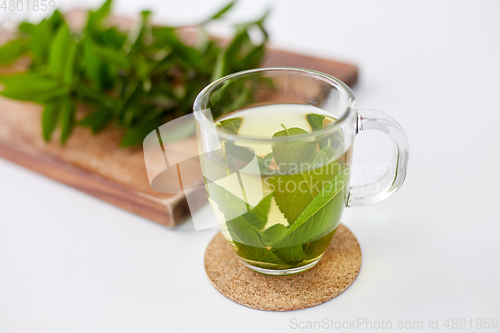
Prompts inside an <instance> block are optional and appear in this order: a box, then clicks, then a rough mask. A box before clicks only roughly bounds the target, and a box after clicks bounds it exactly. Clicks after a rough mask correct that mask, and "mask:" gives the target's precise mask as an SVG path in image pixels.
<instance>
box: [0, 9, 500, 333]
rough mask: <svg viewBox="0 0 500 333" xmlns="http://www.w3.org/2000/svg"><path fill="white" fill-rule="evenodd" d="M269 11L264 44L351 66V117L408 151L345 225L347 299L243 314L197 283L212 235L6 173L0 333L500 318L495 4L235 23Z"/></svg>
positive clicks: (371, 147) (369, 141) (279, 14)
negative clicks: (349, 275)
mask: <svg viewBox="0 0 500 333" xmlns="http://www.w3.org/2000/svg"><path fill="white" fill-rule="evenodd" d="M0 2H1V1H0ZM56 3H57V5H58V6H62V7H63V8H65V9H68V8H72V7H75V6H78V5H80V6H82V5H87V4H88V5H97V4H98V3H99V1H94V0H92V1H86V2H85V3H82V2H77V1H63V0H56ZM223 3H224V1H201V0H199V1H195V0H182V1H166V0H164V1H160V0H158V1H152V0H143V1H129V2H126V1H124V0H122V1H118V2H117V3H116V4H115V8H116V10H117V12H118V13H120V14H126V15H133V14H134V13H136V12H137V11H138V10H140V9H147V8H152V9H154V10H155V12H157V14H156V16H155V19H156V21H157V22H165V23H167V22H173V23H185V22H191V23H193V22H196V21H198V20H200V19H202V18H203V17H204V15H205V14H207V13H209V12H211V11H213V10H214V9H216V8H217V7H218V6H219V5H221V4H223ZM266 4H272V5H273V8H274V9H273V14H272V15H271V17H270V19H269V24H268V27H269V30H270V32H271V36H272V43H273V44H274V45H276V46H279V47H282V48H286V49H290V50H295V51H299V52H303V53H308V54H313V55H320V56H325V57H330V58H335V59H340V60H345V61H350V62H353V63H355V64H357V65H359V67H360V80H359V83H358V85H357V86H356V87H355V88H354V92H355V94H356V97H357V105H358V107H359V108H375V109H380V110H383V111H385V112H387V113H389V114H391V115H392V116H393V117H394V118H396V119H397V120H398V121H399V122H400V123H401V125H402V126H403V127H404V128H405V129H406V131H407V134H408V137H409V140H410V145H411V150H410V165H409V171H408V177H407V180H406V183H405V184H404V186H403V187H402V189H401V190H400V191H399V192H397V193H396V195H394V196H393V197H391V198H390V199H388V200H387V201H385V202H383V203H381V204H378V205H375V206H369V207H364V208H351V209H348V210H347V211H346V213H345V215H344V217H343V222H344V223H345V224H346V225H347V226H348V227H349V228H350V229H351V230H352V232H353V233H354V234H355V235H356V237H357V238H358V240H359V242H360V244H361V248H362V253H363V263H362V269H361V272H360V274H359V276H358V278H357V279H356V280H355V282H354V284H353V285H352V286H351V287H350V288H349V289H348V290H346V291H345V292H344V293H343V294H342V295H340V296H339V297H337V298H335V299H334V300H332V301H329V302H327V303H325V304H323V305H320V306H317V307H314V308H310V309H306V310H301V311H295V312H286V313H272V312H263V311H257V310H252V309H248V308H245V307H243V306H240V305H237V304H235V303H233V302H231V301H229V300H227V299H226V298H224V297H223V296H221V295H220V294H219V293H218V292H217V291H216V290H215V289H214V288H213V287H212V286H211V284H210V283H209V281H208V279H207V277H206V275H205V271H204V267H203V255H204V251H205V247H206V246H207V244H208V242H209V241H210V239H211V238H212V236H213V233H211V232H198V233H196V232H182V231H175V230H169V229H166V228H164V227H161V226H159V225H156V224H154V223H151V222H148V221H147V220H145V219H143V218H141V217H138V216H134V215H132V214H129V213H127V212H125V211H122V210H120V209H118V208H115V207H113V206H111V205H109V204H106V203H103V202H101V201H99V200H97V199H94V198H92V197H89V196H87V195H85V194H82V193H80V192H78V191H76V190H73V189H71V188H68V187H66V186H63V185H61V184H59V183H57V182H54V181H52V180H49V179H47V178H44V177H42V176H39V175H37V174H34V173H32V172H30V171H27V170H25V169H23V168H21V167H18V166H16V165H14V164H12V163H10V162H7V161H5V160H1V159H0V332H2V333H4V332H51V333H53V332H198V331H200V332H201V331H209V332H288V331H297V330H296V329H295V330H294V329H293V327H294V325H292V322H291V320H294V322H295V320H296V323H297V324H298V323H299V322H301V324H302V325H305V324H306V321H311V320H323V318H327V319H330V318H331V319H334V320H340V321H343V320H354V321H356V320H357V318H366V319H367V320H371V321H381V320H382V319H383V320H384V321H391V322H392V325H393V327H395V325H397V323H398V322H399V321H407V320H408V321H423V323H424V328H427V325H428V320H429V318H431V319H432V320H435V319H438V320H439V325H440V327H441V328H443V326H442V324H443V323H444V321H445V320H446V319H447V318H465V319H466V320H468V319H469V318H472V319H473V320H474V321H475V320H476V319H477V318H497V319H500V282H499V281H500V265H499V256H500V242H499V235H500V218H499V215H498V206H497V205H498V204H499V199H500V194H499V185H500V176H499V175H500V172H499V171H498V167H499V165H500V158H499V152H500V135H499V134H498V131H499V130H498V123H499V122H500V112H499V103H498V98H499V92H500V89H499V88H500V84H499V82H500V81H499V77H500V61H499V59H500V46H499V40H498V38H499V33H500V20H499V19H498V15H499V13H500V2H498V1H326V0H324V1H319V0H308V1H291V0H281V1H272V2H271V1H270V2H267V1H261V0H259V1H256V0H246V1H245V0H244V1H242V2H241V3H240V4H239V6H238V7H237V9H236V10H235V11H234V13H233V14H232V15H231V17H230V20H232V21H238V20H242V19H250V18H254V17H256V16H258V15H260V13H261V12H262V11H263V10H264V9H265V8H266V7H267V5H266ZM24 14H27V13H22V14H19V15H18V17H21V16H22V15H24ZM1 15H2V16H0V19H1V20H6V19H7V18H12V17H14V18H15V15H4V14H3V13H2V14H1ZM30 15H31V17H37V16H36V15H33V13H31V14H30ZM213 29H215V30H216V31H219V32H224V31H225V30H224V28H221V26H220V25H218V26H216V27H213ZM389 148H390V146H389V145H388V140H387V139H386V138H384V137H383V136H380V135H375V134H372V133H365V134H362V135H360V136H359V137H358V140H357V142H356V149H355V151H356V153H355V162H356V163H357V165H358V166H360V167H361V166H363V165H372V164H373V163H381V162H384V158H385V156H389V154H388V152H387V151H388V149H389ZM204 213H205V214H206V216H207V218H212V217H211V215H210V213H209V211H208V210H205V212H204ZM293 318H295V319H293ZM361 328H363V326H361ZM377 331H384V330H381V329H379V330H377ZM409 331H412V330H409ZM423 331H425V330H423ZM451 331H453V332H457V331H460V330H451ZM466 331H468V332H477V331H485V332H487V331H489V332H493V331H495V330H491V329H490V330H485V329H483V330H476V329H473V330H466ZM499 331H500V328H499V329H497V330H496V332H499Z"/></svg>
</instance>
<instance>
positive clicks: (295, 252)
mask: <svg viewBox="0 0 500 333" xmlns="http://www.w3.org/2000/svg"><path fill="white" fill-rule="evenodd" d="M271 251H272V252H273V253H274V255H275V256H276V257H278V258H279V259H280V260H281V261H283V262H286V263H289V264H297V263H300V262H301V261H302V260H304V259H306V253H305V252H304V250H303V249H302V244H298V245H295V246H290V247H279V248H272V249H271Z"/></svg>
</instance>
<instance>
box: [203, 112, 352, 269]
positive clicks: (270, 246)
mask: <svg viewBox="0 0 500 333" xmlns="http://www.w3.org/2000/svg"><path fill="white" fill-rule="evenodd" d="M333 122H335V119H333V118H331V117H330V116H329V115H328V113H326V112H325V111H323V110H321V109H318V108H316V107H313V106H307V105H298V104H276V105H267V106H260V107H255V108H250V109H245V110H242V111H238V112H233V113H231V114H230V115H228V116H226V117H224V118H222V119H220V120H219V121H217V122H216V127H217V128H218V131H220V132H226V133H229V134H234V135H236V134H237V135H238V136H235V138H236V139H234V140H233V141H231V142H229V141H224V140H222V139H221V148H222V154H221V155H220V156H219V157H218V158H217V157H213V158H212V162H211V168H212V169H213V168H220V169H221V170H223V172H225V175H224V177H217V178H220V179H208V178H209V177H207V178H206V184H207V194H208V197H209V201H210V205H211V206H212V209H213V210H214V212H215V214H216V218H217V221H218V223H219V225H220V228H221V231H222V233H223V234H224V236H225V237H226V239H227V240H228V241H229V243H230V244H231V245H232V246H233V247H234V249H235V251H237V254H238V255H239V256H240V257H241V258H242V259H243V261H244V262H246V264H248V265H250V266H252V268H253V269H255V268H256V267H257V268H260V270H259V271H260V272H262V273H266V270H290V269H291V270H293V269H296V268H297V269H298V268H300V267H304V266H310V265H314V264H315V263H316V262H317V261H318V260H319V259H320V258H321V256H322V255H323V253H324V252H325V250H326V248H327V247H328V245H329V244H330V241H331V240H332V238H333V236H334V234H335V231H336V229H337V226H338V224H339V221H340V217H341V216H342V212H343V210H344V207H345V206H346V201H347V196H348V183H349V175H350V172H349V171H350V162H351V149H350V147H344V142H345V140H344V136H343V133H342V130H341V129H340V128H338V129H336V130H335V131H328V133H327V134H321V135H306V136H304V135H303V134H306V133H311V132H314V131H318V130H321V129H323V128H325V127H328V126H330V125H331V124H332V123H333ZM318 133H320V132H318ZM301 135H302V137H301ZM294 136H297V139H294ZM238 138H242V139H241V140H238ZM259 139H266V140H259ZM269 139H271V140H270V141H269ZM252 166H253V167H252ZM207 174H208V173H207Z"/></svg>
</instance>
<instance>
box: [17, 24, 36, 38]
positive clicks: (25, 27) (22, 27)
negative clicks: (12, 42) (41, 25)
mask: <svg viewBox="0 0 500 333" xmlns="http://www.w3.org/2000/svg"><path fill="white" fill-rule="evenodd" d="M17 29H18V32H24V33H26V34H29V35H31V34H33V31H34V30H35V25H34V24H33V23H31V22H26V21H24V22H21V24H19V26H18V27H17Z"/></svg>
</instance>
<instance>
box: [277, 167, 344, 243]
mask: <svg viewBox="0 0 500 333" xmlns="http://www.w3.org/2000/svg"><path fill="white" fill-rule="evenodd" d="M348 182H349V175H348V174H347V173H346V172H341V173H339V174H338V175H337V176H336V177H334V178H333V179H332V180H331V181H330V182H328V184H326V185H324V186H323V189H322V190H321V192H320V193H319V194H318V195H317V196H316V197H315V198H314V199H313V200H312V201H311V203H310V204H309V205H308V206H307V207H306V208H305V209H304V211H303V212H302V213H301V215H300V216H299V217H298V218H297V220H296V221H295V223H294V224H293V225H291V226H290V228H289V229H288V231H287V232H286V233H285V235H284V236H283V237H282V239H281V240H280V241H279V242H278V243H277V244H276V245H275V247H276V248H281V247H293V246H296V245H298V244H303V243H306V242H308V241H312V240H314V239H316V238H317V237H318V236H320V235H321V234H323V233H324V232H325V231H327V230H330V232H331V231H333V229H335V228H336V227H337V225H338V223H339V221H340V217H341V216H342V212H343V210H344V207H345V204H346V191H347V184H348Z"/></svg>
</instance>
